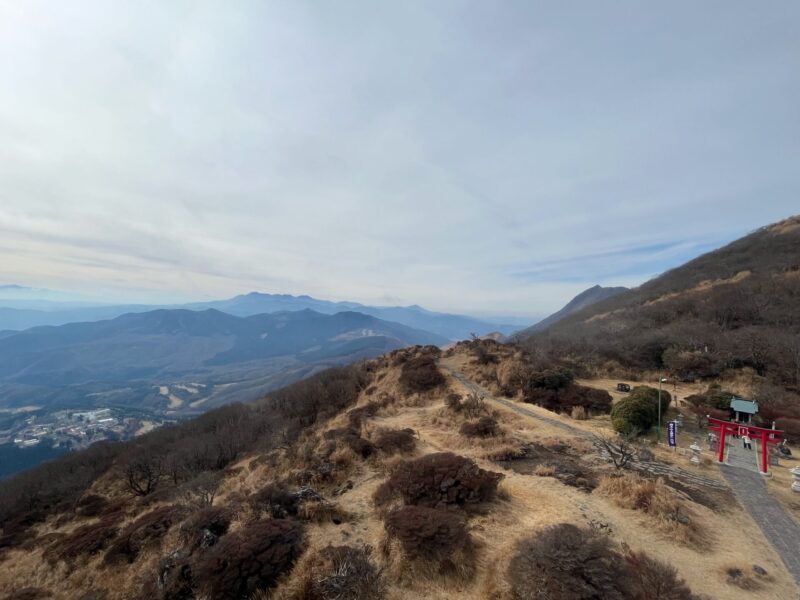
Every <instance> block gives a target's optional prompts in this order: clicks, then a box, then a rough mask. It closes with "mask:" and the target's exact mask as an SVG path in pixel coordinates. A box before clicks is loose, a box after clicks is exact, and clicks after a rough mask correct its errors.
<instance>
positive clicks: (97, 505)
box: [75, 494, 108, 517]
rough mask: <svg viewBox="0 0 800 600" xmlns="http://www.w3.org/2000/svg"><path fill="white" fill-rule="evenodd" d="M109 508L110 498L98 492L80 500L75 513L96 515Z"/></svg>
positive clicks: (89, 515) (85, 515)
mask: <svg viewBox="0 0 800 600" xmlns="http://www.w3.org/2000/svg"><path fill="white" fill-rule="evenodd" d="M106 508H108V500H106V499H105V498H104V497H103V496H98V495H97V494H89V495H88V496H84V497H83V498H81V499H80V500H78V502H77V504H76V505H75V514H76V515H79V516H81V517H96V516H98V515H99V514H100V513H102V512H103V511H105V510H106Z"/></svg>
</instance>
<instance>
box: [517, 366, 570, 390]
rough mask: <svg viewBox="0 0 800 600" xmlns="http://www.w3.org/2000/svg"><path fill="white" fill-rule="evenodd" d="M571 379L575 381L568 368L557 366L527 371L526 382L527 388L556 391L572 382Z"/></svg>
mask: <svg viewBox="0 0 800 600" xmlns="http://www.w3.org/2000/svg"><path fill="white" fill-rule="evenodd" d="M573 381H575V373H573V372H572V371H571V370H570V369H566V368H564V367H558V368H554V369H545V370H543V371H534V372H532V373H529V374H528V377H527V382H526V383H527V387H528V389H529V390H550V391H553V392H557V391H559V390H563V389H564V388H566V387H567V386H569V385H570V384H572V382H573Z"/></svg>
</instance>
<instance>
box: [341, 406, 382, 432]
mask: <svg viewBox="0 0 800 600" xmlns="http://www.w3.org/2000/svg"><path fill="white" fill-rule="evenodd" d="M380 407H381V405H380V404H378V403H377V402H374V401H372V400H370V401H369V402H367V403H366V404H364V405H363V406H359V407H358V408H354V409H352V410H349V411H348V412H347V420H348V423H349V424H350V427H352V428H354V429H359V428H360V427H361V424H362V423H363V422H364V419H366V418H367V417H374V416H375V413H377V412H378V409H379V408H380Z"/></svg>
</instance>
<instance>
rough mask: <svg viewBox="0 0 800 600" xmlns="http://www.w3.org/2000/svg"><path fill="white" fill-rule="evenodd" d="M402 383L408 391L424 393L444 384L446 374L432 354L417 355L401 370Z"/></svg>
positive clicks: (410, 392) (404, 364)
mask: <svg viewBox="0 0 800 600" xmlns="http://www.w3.org/2000/svg"><path fill="white" fill-rule="evenodd" d="M399 381H400V385H402V386H403V389H404V390H405V391H406V393H409V394H413V393H423V392H428V391H430V390H432V389H434V388H437V387H439V386H440V385H443V384H444V381H445V379H444V375H442V373H441V371H439V367H437V366H436V359H435V357H434V356H432V355H431V354H422V355H420V356H416V357H414V358H412V359H410V360H408V361H406V362H405V363H403V367H402V369H401V371H400V380H399Z"/></svg>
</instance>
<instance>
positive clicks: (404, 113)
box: [0, 1, 800, 317]
mask: <svg viewBox="0 0 800 600" xmlns="http://www.w3.org/2000/svg"><path fill="white" fill-rule="evenodd" d="M797 17H800V5H797V4H796V3H790V2H777V3H774V4H771V5H770V10H763V7H761V6H758V5H754V4H751V3H745V2H725V3H722V2H708V3H704V4H703V5H702V6H698V5H696V4H694V3H688V2H678V3H670V4H665V5H647V6H645V5H640V4H639V3H635V2H621V3H614V4H613V5H599V4H588V5H587V4H584V5H581V6H580V7H576V6H567V5H562V4H559V5H552V4H545V3H528V2H525V3H516V2H512V3H508V4H504V5H488V4H483V3H472V2H466V3H464V2H458V3H456V2H442V3H436V4H435V5H431V4H430V3H422V2H409V3H398V4H381V5H380V6H378V5H374V4H362V3H350V2H345V3H336V5H335V6H334V5H331V6H319V5H316V4H313V3H296V2H291V3H289V2H274V3H269V4H262V3H256V2H243V3H237V4H236V5H233V6H225V7H222V6H221V5H218V4H214V3H207V2H191V3H182V2H175V3H157V2H149V3H148V2H145V3H137V4H135V5H132V4H129V3H123V2H93V1H81V2H74V3H54V2H36V1H32V2H26V3H15V2H0V83H1V84H2V85H3V88H4V89H6V90H13V93H7V94H3V95H2V97H0V135H1V136H2V140H3V143H2V144H0V190H2V191H1V192H0V283H4V284H19V285H23V286H29V287H35V288H48V289H53V290H63V291H66V292H68V293H70V294H73V295H75V296H77V297H87V298H106V299H108V301H109V302H115V303H117V302H137V303H166V302H185V301H191V300H208V299H218V298H227V297H231V296H234V295H237V294H241V293H247V292H250V291H264V292H270V293H286V294H294V295H301V294H307V295H310V296H313V297H315V298H321V299H330V300H334V301H336V300H347V301H355V302H360V303H363V304H371V305H410V304H420V305H422V306H424V307H425V308H428V309H431V310H438V311H447V312H458V313H464V314H472V315H519V316H530V317H541V316H544V315H546V314H549V313H551V312H553V311H555V310H557V309H559V308H560V307H561V306H563V304H564V303H565V302H567V301H568V300H569V299H570V298H572V297H573V296H574V295H576V294H577V293H579V292H581V291H583V290H584V289H586V288H588V287H590V286H592V285H595V284H599V285H603V286H616V285H624V286H628V287H631V286H635V285H638V284H641V283H643V282H644V281H646V280H647V279H649V278H650V277H652V276H654V275H657V274H658V273H661V272H663V271H665V270H667V269H669V268H672V267H675V266H678V265H680V264H682V263H683V262H685V261H686V260H689V259H691V258H693V257H695V256H698V255H700V254H702V253H704V252H706V251H709V250H711V249H713V248H716V247H719V246H721V245H724V244H725V243H727V242H730V241H732V240H734V239H736V238H738V237H740V236H742V235H744V234H746V233H748V232H749V231H752V230H754V229H756V228H758V227H760V226H762V225H767V224H769V223H771V222H774V221H777V220H780V219H782V218H786V217H788V216H790V215H791V214H793V213H796V212H797V206H798V203H797V197H798V192H800V183H799V182H798V178H797V173H798V172H800V164H798V163H799V162H800V135H798V134H800V119H798V112H797V108H796V107H797V106H798V105H800V78H798V77H797V72H798V71H797V67H798V66H800V65H798V56H800V36H797V35H796V31H795V30H794V29H795V28H794V24H795V23H797ZM67 24H68V26H67Z"/></svg>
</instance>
